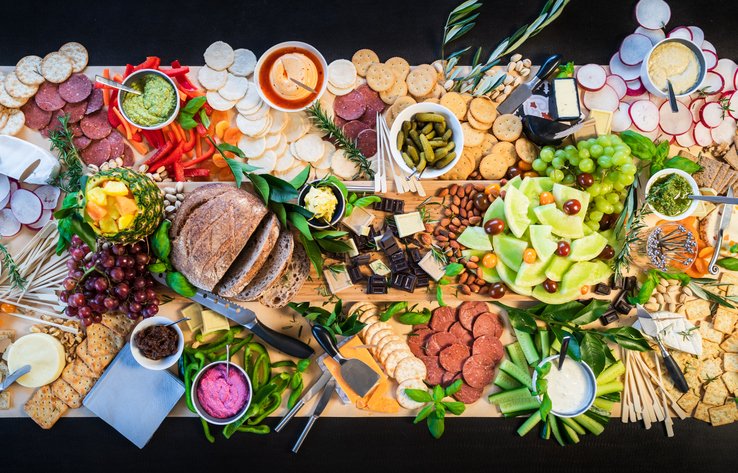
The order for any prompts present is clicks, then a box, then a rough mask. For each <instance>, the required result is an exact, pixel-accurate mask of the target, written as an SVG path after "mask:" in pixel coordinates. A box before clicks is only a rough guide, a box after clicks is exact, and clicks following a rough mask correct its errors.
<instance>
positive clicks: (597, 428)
mask: <svg viewBox="0 0 738 473" xmlns="http://www.w3.org/2000/svg"><path fill="white" fill-rule="evenodd" d="M574 420H576V421H577V422H578V423H579V424H580V425H581V426H583V427H584V428H585V429H587V430H589V431H590V432H592V433H593V434H595V435H600V434H601V433H602V432H604V430H605V426H604V425H602V424H600V423H599V422H597V421H596V420H594V419H592V418H591V417H588V416H587V415H585V414H582V415H579V416H576V417H575V418H574Z"/></svg>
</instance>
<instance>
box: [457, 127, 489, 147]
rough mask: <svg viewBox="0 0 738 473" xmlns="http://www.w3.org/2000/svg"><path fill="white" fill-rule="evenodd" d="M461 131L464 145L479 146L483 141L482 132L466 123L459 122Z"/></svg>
mask: <svg viewBox="0 0 738 473" xmlns="http://www.w3.org/2000/svg"><path fill="white" fill-rule="evenodd" d="M461 132H462V133H463V134H464V146H472V147H473V146H481V144H482V142H483V141H484V133H482V132H481V131H478V130H475V129H474V128H472V126H471V125H470V124H468V123H462V124H461Z"/></svg>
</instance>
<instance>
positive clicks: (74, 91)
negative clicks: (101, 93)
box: [59, 73, 92, 103]
mask: <svg viewBox="0 0 738 473" xmlns="http://www.w3.org/2000/svg"><path fill="white" fill-rule="evenodd" d="M91 92H92V82H91V81H90V79H89V78H88V77H87V76H86V75H84V74H82V73H77V74H72V76H71V77H70V78H69V79H67V80H66V81H64V82H62V83H61V84H59V95H61V98H63V99H64V100H66V101H67V102H70V103H79V102H81V101H83V100H85V99H86V98H87V97H89V96H90V93H91Z"/></svg>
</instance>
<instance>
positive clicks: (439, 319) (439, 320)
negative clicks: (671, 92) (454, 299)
mask: <svg viewBox="0 0 738 473" xmlns="http://www.w3.org/2000/svg"><path fill="white" fill-rule="evenodd" d="M454 322H456V311H455V310H454V308H453V307H449V306H443V307H439V308H437V309H436V310H434V311H433V316H432V317H431V319H430V323H428V325H429V326H430V328H432V329H433V330H435V331H437V332H440V331H447V330H448V329H449V328H451V325H453V323H454Z"/></svg>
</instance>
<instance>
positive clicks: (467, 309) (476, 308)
mask: <svg viewBox="0 0 738 473" xmlns="http://www.w3.org/2000/svg"><path fill="white" fill-rule="evenodd" d="M488 311H489V308H488V307H487V304H485V303H484V302H480V301H474V302H464V303H463V304H461V305H460V306H459V322H461V325H463V326H464V328H465V329H467V330H469V331H470V332H471V331H472V327H474V319H476V318H477V316H478V315H479V314H483V313H485V312H488Z"/></svg>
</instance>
